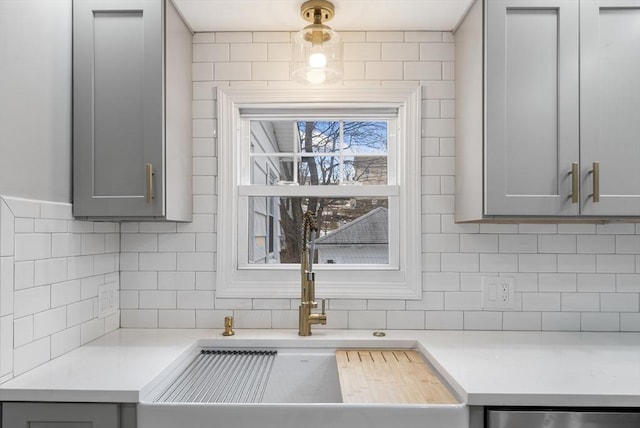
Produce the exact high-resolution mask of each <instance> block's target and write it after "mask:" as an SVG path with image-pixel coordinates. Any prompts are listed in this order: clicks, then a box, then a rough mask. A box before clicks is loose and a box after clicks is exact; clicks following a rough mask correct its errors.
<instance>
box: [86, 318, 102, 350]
mask: <svg viewBox="0 0 640 428" xmlns="http://www.w3.org/2000/svg"><path fill="white" fill-rule="evenodd" d="M104 334H105V327H104V319H103V318H94V319H91V320H89V321H87V322H85V323H82V325H80V343H81V344H82V345H84V344H85V343H88V342H91V341H92V340H94V339H96V338H98V337H100V336H102V335H104Z"/></svg>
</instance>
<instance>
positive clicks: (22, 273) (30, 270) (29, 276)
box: [13, 261, 35, 290]
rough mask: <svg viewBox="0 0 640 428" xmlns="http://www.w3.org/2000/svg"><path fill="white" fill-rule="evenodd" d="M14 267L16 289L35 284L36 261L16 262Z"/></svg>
mask: <svg viewBox="0 0 640 428" xmlns="http://www.w3.org/2000/svg"><path fill="white" fill-rule="evenodd" d="M13 268H14V282H13V287H14V290H22V289H24V288H29V287H33V285H34V275H35V273H34V262H33V261H29V262H15V263H14V265H13Z"/></svg>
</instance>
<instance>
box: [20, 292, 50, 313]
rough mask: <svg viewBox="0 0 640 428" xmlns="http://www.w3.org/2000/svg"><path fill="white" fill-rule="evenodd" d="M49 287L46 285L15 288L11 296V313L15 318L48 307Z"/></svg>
mask: <svg viewBox="0 0 640 428" xmlns="http://www.w3.org/2000/svg"><path fill="white" fill-rule="evenodd" d="M50 301H51V288H50V287H49V286H48V285H45V286H41V287H32V288H27V289H24V290H17V291H16V292H15V293H14V296H13V305H14V309H13V315H14V316H15V317H16V318H20V317H24V316H27V315H33V314H35V313H38V312H42V311H44V310H47V309H49V307H50V306H49V305H50Z"/></svg>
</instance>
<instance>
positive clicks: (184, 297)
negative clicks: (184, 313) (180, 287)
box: [143, 291, 214, 309]
mask: <svg viewBox="0 0 640 428" xmlns="http://www.w3.org/2000/svg"><path fill="white" fill-rule="evenodd" d="M143 293H144V292H143ZM177 307H178V309H214V293H213V291H178V292H177Z"/></svg>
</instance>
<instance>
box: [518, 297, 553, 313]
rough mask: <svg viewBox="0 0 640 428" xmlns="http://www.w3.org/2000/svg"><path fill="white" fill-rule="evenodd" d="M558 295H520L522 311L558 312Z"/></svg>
mask: <svg viewBox="0 0 640 428" xmlns="http://www.w3.org/2000/svg"><path fill="white" fill-rule="evenodd" d="M560 307H561V294H560V293H522V310H523V311H541V312H549V311H560Z"/></svg>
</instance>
